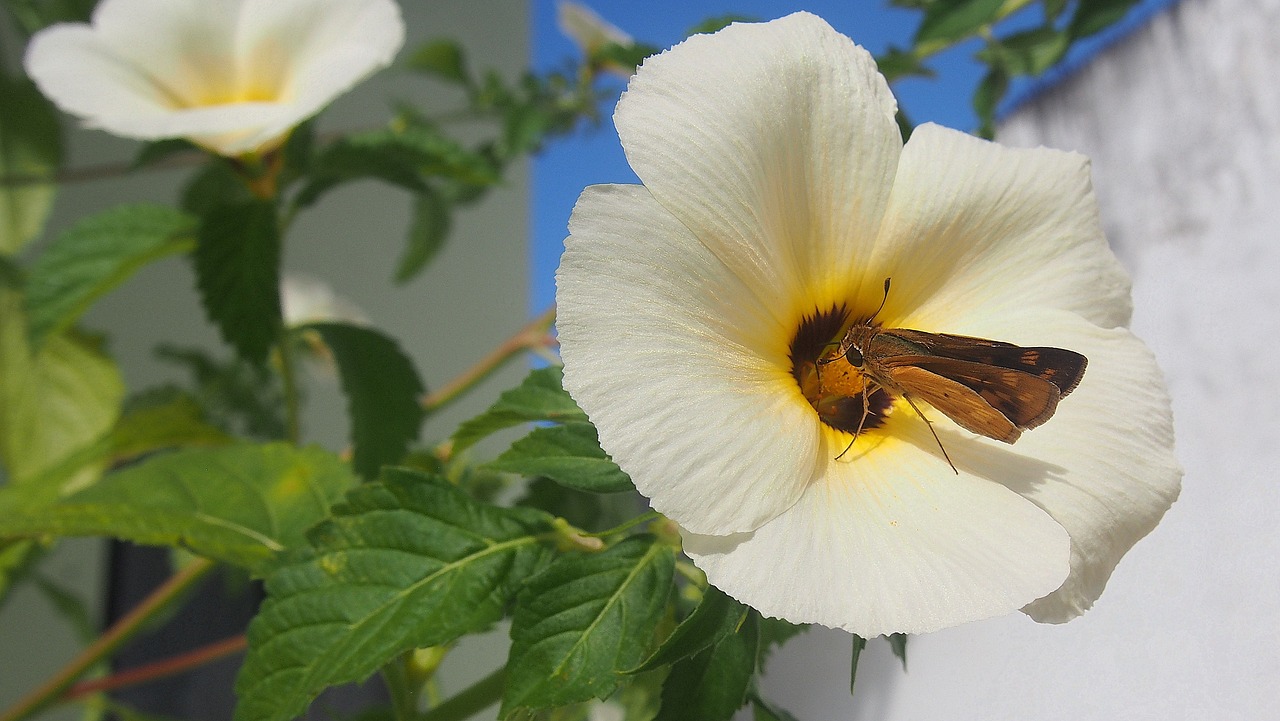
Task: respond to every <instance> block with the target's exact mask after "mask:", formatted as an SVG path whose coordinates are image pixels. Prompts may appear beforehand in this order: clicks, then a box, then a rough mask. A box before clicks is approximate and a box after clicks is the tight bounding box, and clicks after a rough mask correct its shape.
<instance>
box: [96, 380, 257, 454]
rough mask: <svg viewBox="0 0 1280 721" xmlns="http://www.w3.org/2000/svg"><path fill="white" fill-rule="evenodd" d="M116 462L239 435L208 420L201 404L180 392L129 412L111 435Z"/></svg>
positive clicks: (224, 442) (214, 443)
mask: <svg viewBox="0 0 1280 721" xmlns="http://www.w3.org/2000/svg"><path fill="white" fill-rule="evenodd" d="M108 440H109V445H110V454H111V455H110V460H111V463H112V464H116V463H119V462H121V461H124V460H127V459H129V458H136V457H138V456H141V455H144V454H146V453H152V452H154V451H158V450H163V449H166V448H191V447H216V446H226V445H230V444H232V443H233V442H235V439H234V438H232V437H231V436H229V435H227V434H226V433H224V432H222V430H221V429H219V428H217V427H215V426H212V425H210V424H209V423H206V422H205V420H204V413H203V412H202V411H201V409H200V404H198V403H196V401H195V399H194V398H192V397H191V396H188V395H184V394H179V395H176V396H174V397H173V398H171V399H170V400H168V401H167V402H165V403H160V404H157V405H153V406H147V407H143V408H135V409H133V410H131V411H129V412H127V413H125V414H124V415H123V416H122V417H121V418H120V420H119V422H117V423H116V426H115V428H112V429H111V433H110V435H109V437H108Z"/></svg>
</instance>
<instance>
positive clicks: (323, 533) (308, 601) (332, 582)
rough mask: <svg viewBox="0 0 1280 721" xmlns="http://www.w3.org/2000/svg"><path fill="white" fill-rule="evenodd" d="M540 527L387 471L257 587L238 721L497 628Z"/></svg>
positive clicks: (430, 481)
mask: <svg viewBox="0 0 1280 721" xmlns="http://www.w3.org/2000/svg"><path fill="white" fill-rule="evenodd" d="M550 521H551V518H550V517H549V516H547V515H546V514H543V513H539V512H537V511H533V510H531V509H508V508H499V507H496V506H491V505H487V504H482V503H479V502H477V501H475V500H473V499H471V498H469V497H468V496H466V495H465V494H464V493H462V492H461V491H459V490H457V489H456V488H454V487H452V486H450V485H449V484H448V483H446V482H444V481H443V480H441V479H438V478H434V477H431V476H427V475H425V474H421V473H417V472H414V471H409V470H406V469H388V470H387V472H386V473H385V474H384V475H383V478H382V480H381V481H380V482H378V483H371V484H367V485H364V486H361V487H359V488H357V489H356V490H354V491H352V492H351V493H350V494H349V495H348V496H347V501H346V503H344V504H342V505H340V506H337V507H335V508H334V510H333V517H332V518H331V519H329V520H328V521H325V522H324V523H323V524H321V525H320V526H318V527H317V528H316V529H315V530H313V531H312V532H311V533H310V534H309V538H310V549H309V550H308V551H306V552H305V553H303V554H301V555H300V556H299V558H297V559H296V560H294V561H293V562H291V563H289V564H288V565H284V566H282V567H280V568H279V569H278V570H276V571H275V572H274V573H272V574H271V576H270V577H269V578H268V579H267V601H266V602H265V603H264V604H263V606H262V611H261V612H260V613H259V614H258V616H257V617H256V618H255V619H254V620H253V622H252V623H251V624H250V625H249V655H248V657H247V658H246V659H245V663H244V666H243V667H242V668H241V670H240V675H239V677H238V678H237V680H236V693H237V695H238V696H239V697H240V703H239V705H238V706H237V708H236V714H235V718H236V719H237V721H273V720H274V721H285V719H291V718H293V717H294V716H296V715H298V714H299V713H300V712H302V710H303V709H305V708H306V706H307V704H308V703H309V702H310V701H311V699H312V698H314V697H315V695H316V694H318V693H319V692H320V691H321V690H323V689H324V688H326V687H328V686H332V685H335V684H339V683H345V682H348V681H356V680H359V679H363V678H365V677H367V676H368V675H369V674H371V673H373V672H374V671H376V670H377V669H378V668H380V667H381V666H383V665H384V664H386V663H387V662H389V661H390V660H391V659H392V658H394V657H395V656H396V655H397V654H399V653H401V652H403V651H405V650H407V649H411V648H419V647H424V646H435V645H440V644H445V643H449V642H450V641H452V640H454V639H455V638H458V637H459V636H462V635H464V634H467V633H473V632H477V631H480V630H482V629H484V628H487V627H488V626H489V625H490V624H492V623H494V622H495V621H497V620H498V619H500V618H501V617H502V615H503V611H504V609H505V607H506V605H507V603H508V602H509V601H510V599H511V596H512V595H514V594H515V592H516V590H517V589H518V588H519V586H520V584H521V582H522V581H523V580H524V579H525V578H526V577H527V576H528V575H529V574H531V573H534V572H536V571H537V570H538V569H539V568H541V567H542V566H543V565H544V564H545V561H546V559H547V557H548V555H549V554H550V551H549V550H548V549H547V548H546V547H545V546H543V545H542V543H540V541H539V539H538V535H539V534H541V533H544V532H546V531H547V530H548V529H549V524H550Z"/></svg>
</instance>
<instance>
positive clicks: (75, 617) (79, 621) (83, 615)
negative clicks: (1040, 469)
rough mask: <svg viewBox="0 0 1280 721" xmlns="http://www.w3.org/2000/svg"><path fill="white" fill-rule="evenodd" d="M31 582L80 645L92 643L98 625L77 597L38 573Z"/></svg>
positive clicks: (96, 634) (97, 631) (95, 636)
mask: <svg viewBox="0 0 1280 721" xmlns="http://www.w3.org/2000/svg"><path fill="white" fill-rule="evenodd" d="M31 582H32V584H33V585H34V586H35V587H36V589H37V590H39V591H40V594H41V595H43V596H44V597H45V600H47V601H48V602H49V605H50V606H53V609H54V610H55V611H57V612H58V615H59V616H62V618H63V619H65V620H66V621H67V623H68V624H70V626H71V628H72V630H73V631H75V634H76V638H78V639H79V640H80V642H81V643H85V644H88V643H92V642H93V640H94V639H95V638H97V637H98V633H99V630H98V625H97V624H96V623H94V621H93V615H92V614H90V612H89V609H88V607H86V606H85V603H84V601H83V600H82V599H81V598H80V597H79V596H77V595H76V594H75V593H74V592H72V591H71V590H70V589H68V588H66V587H65V586H63V585H61V584H59V583H57V582H56V581H54V580H52V579H50V578H48V577H46V576H44V575H42V574H39V573H37V574H33V575H32V577H31Z"/></svg>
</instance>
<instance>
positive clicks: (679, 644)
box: [629, 586, 748, 673]
mask: <svg viewBox="0 0 1280 721" xmlns="http://www.w3.org/2000/svg"><path fill="white" fill-rule="evenodd" d="M747 612H748V610H747V607H746V606H744V605H742V604H741V603H738V602H737V601H735V600H733V599H732V598H730V597H729V596H727V595H725V593H724V591H721V590H720V589H718V588H716V587H715V586H707V590H706V592H704V593H703V594H702V602H701V603H699V604H698V607H697V608H695V609H694V610H693V613H691V614H689V617H688V618H686V619H685V620H683V621H681V622H680V625H679V626H676V630H674V631H672V632H671V635H670V636H668V637H667V640H665V641H663V642H662V646H660V647H659V648H658V650H657V651H654V652H653V655H652V656H650V657H649V658H648V659H647V660H646V661H645V662H644V663H642V664H640V666H638V667H636V668H635V669H633V670H631V671H630V672H629V673H640V672H642V671H651V670H653V669H655V668H658V667H660V666H665V665H667V664H671V663H675V662H676V661H680V660H682V659H685V658H688V657H690V656H692V655H694V654H696V653H698V652H699V651H702V650H703V649H705V648H707V647H708V646H711V645H714V644H716V643H719V642H720V641H722V640H723V639H724V638H725V637H726V636H728V635H729V634H731V633H736V632H737V631H738V629H739V628H740V627H741V626H742V624H743V622H744V621H745V620H746V618H747Z"/></svg>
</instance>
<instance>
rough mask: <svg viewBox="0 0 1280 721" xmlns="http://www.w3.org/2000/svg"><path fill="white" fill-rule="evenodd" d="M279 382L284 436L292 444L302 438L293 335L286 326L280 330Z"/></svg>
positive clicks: (295, 443) (297, 442)
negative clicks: (281, 392) (282, 395)
mask: <svg viewBox="0 0 1280 721" xmlns="http://www.w3.org/2000/svg"><path fill="white" fill-rule="evenodd" d="M278 346H279V348H280V383H281V385H283V386H284V418H285V438H287V439H288V440H289V442H290V443H292V444H293V445H295V446H296V445H298V444H299V442H300V441H301V439H302V431H301V428H302V423H301V421H300V420H299V416H300V415H301V413H300V410H299V405H300V404H299V402H298V377H297V372H296V368H295V366H296V364H295V361H294V353H293V337H292V336H291V334H290V333H289V329H288V328H287V327H284V328H281V330H280V341H279V343H278Z"/></svg>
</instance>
